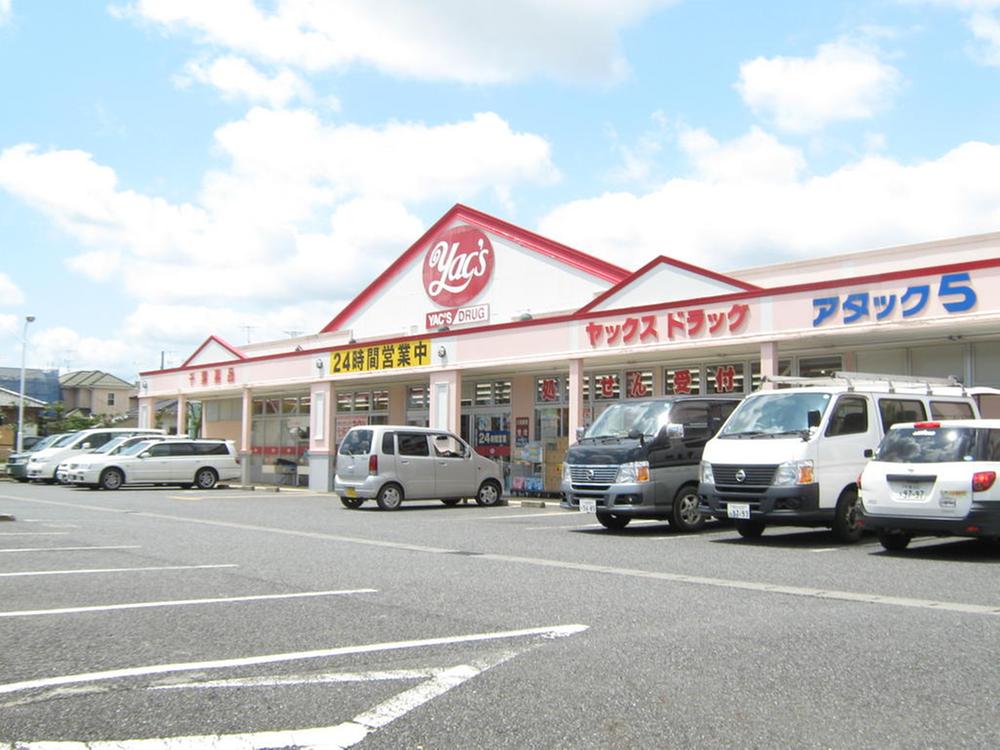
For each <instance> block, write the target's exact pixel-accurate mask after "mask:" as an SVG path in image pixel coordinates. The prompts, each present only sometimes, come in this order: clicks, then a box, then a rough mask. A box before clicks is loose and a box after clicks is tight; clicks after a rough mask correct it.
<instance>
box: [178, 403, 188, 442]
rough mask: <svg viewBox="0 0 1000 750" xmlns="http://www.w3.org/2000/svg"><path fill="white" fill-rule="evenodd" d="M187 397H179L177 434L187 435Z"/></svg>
mask: <svg viewBox="0 0 1000 750" xmlns="http://www.w3.org/2000/svg"><path fill="white" fill-rule="evenodd" d="M187 408H188V402H187V396H185V395H184V394H183V393H180V394H178V395H177V434H178V435H187V416H188V412H187Z"/></svg>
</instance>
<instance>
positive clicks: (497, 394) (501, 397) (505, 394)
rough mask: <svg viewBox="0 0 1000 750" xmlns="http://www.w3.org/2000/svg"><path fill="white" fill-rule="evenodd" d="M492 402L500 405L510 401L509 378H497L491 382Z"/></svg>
mask: <svg viewBox="0 0 1000 750" xmlns="http://www.w3.org/2000/svg"><path fill="white" fill-rule="evenodd" d="M493 403H494V404H500V405H504V404H509V403H510V381H509V380H498V381H497V382H495V383H494V384H493Z"/></svg>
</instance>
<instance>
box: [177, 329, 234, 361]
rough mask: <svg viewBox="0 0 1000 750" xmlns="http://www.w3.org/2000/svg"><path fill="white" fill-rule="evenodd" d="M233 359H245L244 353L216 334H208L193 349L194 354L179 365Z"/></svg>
mask: <svg viewBox="0 0 1000 750" xmlns="http://www.w3.org/2000/svg"><path fill="white" fill-rule="evenodd" d="M234 359H245V355H244V354H243V352H241V351H240V350H239V349H237V348H236V347H235V346H232V345H230V344H227V343H226V342H225V341H223V340H222V339H220V338H219V337H218V336H209V337H208V338H207V339H205V341H204V343H203V344H202V345H201V346H199V347H198V348H197V349H195V350H194V354H192V355H191V356H190V357H188V358H187V359H186V360H184V364H182V365H181V367H187V366H188V365H207V364H215V363H216V362H230V361H232V360H234Z"/></svg>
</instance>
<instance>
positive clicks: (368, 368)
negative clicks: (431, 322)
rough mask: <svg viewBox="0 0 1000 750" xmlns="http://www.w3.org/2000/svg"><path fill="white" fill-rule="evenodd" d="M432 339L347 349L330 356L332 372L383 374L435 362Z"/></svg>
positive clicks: (338, 373) (334, 373)
mask: <svg viewBox="0 0 1000 750" xmlns="http://www.w3.org/2000/svg"><path fill="white" fill-rule="evenodd" d="M430 352H431V342H430V339H420V340H418V341H399V342H397V343H393V344H375V345H374V346H358V347H355V348H353V349H343V350H341V351H337V352H331V354H330V373H331V374H332V375H340V374H342V373H349V372H381V371H389V370H403V369H406V368H407V367H420V366H422V365H429V364H430V363H431V354H430Z"/></svg>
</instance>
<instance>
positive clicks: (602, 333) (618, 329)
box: [585, 302, 750, 349]
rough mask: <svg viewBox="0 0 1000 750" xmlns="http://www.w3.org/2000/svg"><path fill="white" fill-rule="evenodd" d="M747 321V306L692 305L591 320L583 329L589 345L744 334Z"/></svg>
mask: <svg viewBox="0 0 1000 750" xmlns="http://www.w3.org/2000/svg"><path fill="white" fill-rule="evenodd" d="M749 322H750V305H747V304H743V303H739V302H737V303H733V304H729V305H721V306H718V307H715V306H713V307H692V308H686V309H681V310H670V311H669V312H666V313H661V314H659V315H655V314H649V315H630V316H627V317H625V318H621V319H614V318H612V319H608V320H601V321H590V322H589V323H587V326H586V328H585V332H586V334H587V338H588V340H589V341H590V346H591V348H594V349H596V348H598V347H614V346H629V345H636V344H655V343H659V342H661V341H687V340H694V339H702V338H722V337H725V336H727V335H730V334H736V333H743V332H745V330H746V328H747V327H748V325H749Z"/></svg>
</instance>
